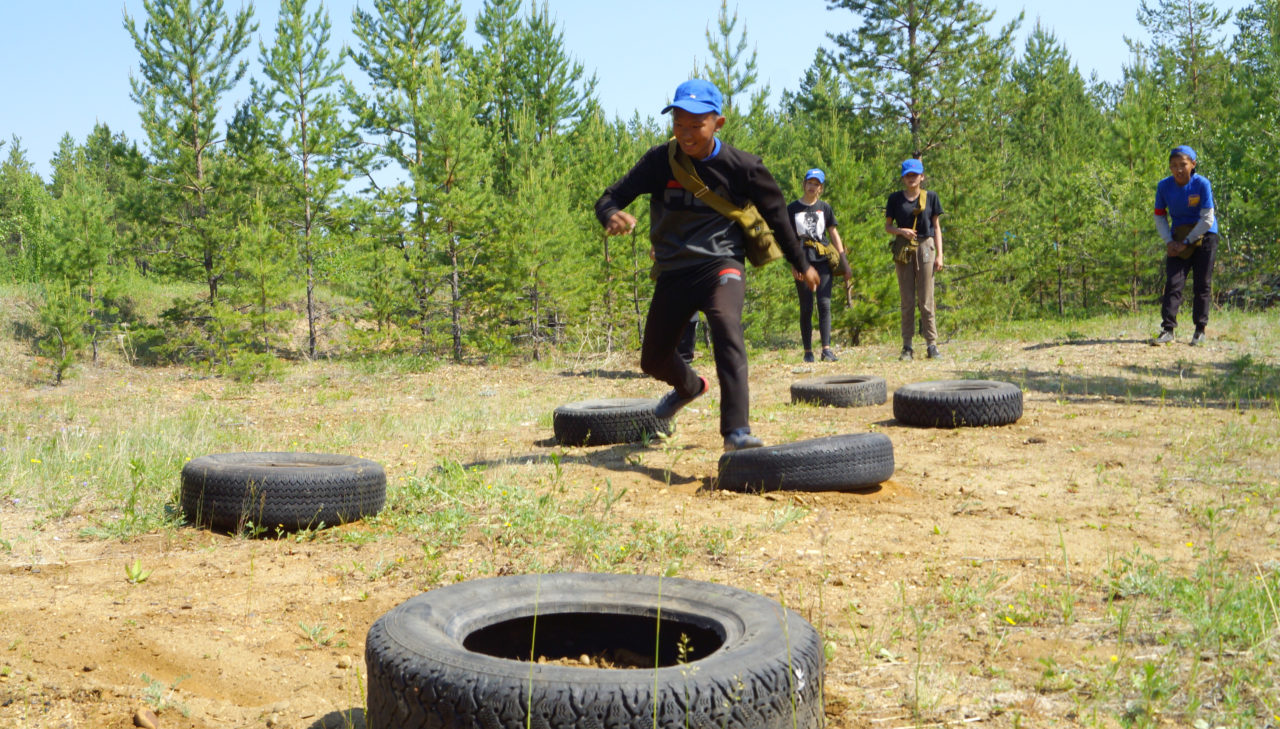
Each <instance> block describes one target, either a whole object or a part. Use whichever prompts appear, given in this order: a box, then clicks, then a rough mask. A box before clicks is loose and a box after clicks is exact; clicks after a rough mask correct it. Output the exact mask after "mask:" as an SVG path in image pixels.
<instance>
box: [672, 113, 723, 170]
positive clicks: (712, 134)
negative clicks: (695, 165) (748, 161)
mask: <svg viewBox="0 0 1280 729" xmlns="http://www.w3.org/2000/svg"><path fill="white" fill-rule="evenodd" d="M722 126H724V117H722V116H720V115H719V114H716V113H715V112H709V113H707V114H693V113H690V112H687V111H685V110H684V109H672V110H671V132H672V134H673V135H674V136H675V138H676V142H678V143H679V144H680V148H681V149H683V150H684V153H685V154H687V155H689V156H690V157H692V158H694V159H702V158H704V157H706V156H707V155H709V154H711V151H712V150H714V149H715V145H716V143H715V138H716V132H717V131H719V130H720V127H722Z"/></svg>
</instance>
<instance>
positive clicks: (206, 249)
mask: <svg viewBox="0 0 1280 729" xmlns="http://www.w3.org/2000/svg"><path fill="white" fill-rule="evenodd" d="M828 5H829V6H830V10H829V12H830V14H831V17H832V21H831V27H833V28H843V29H844V30H841V31H839V32H832V33H831V34H830V41H829V42H828V43H827V44H826V45H825V46H824V47H822V48H818V49H813V51H812V54H813V60H812V63H811V64H810V66H809V67H808V70H807V71H806V72H805V73H804V75H803V77H802V79H800V80H799V82H798V85H797V88H794V89H784V90H781V91H780V93H778V94H776V96H775V99H776V100H775V101H774V102H773V103H770V102H769V101H768V99H769V98H770V96H771V94H772V91H773V90H770V89H767V88H764V87H762V86H761V84H760V83H759V82H758V78H757V69H756V63H755V56H754V54H753V52H752V50H751V49H752V40H751V38H750V37H748V34H747V32H746V25H745V23H744V19H741V18H739V17H738V13H737V12H736V10H735V9H734V8H733V7H732V6H731V5H728V4H727V3H726V4H724V5H722V6H721V8H720V11H719V13H718V16H717V17H711V18H708V19H707V32H706V41H707V44H706V48H705V49H704V50H703V53H702V56H701V57H702V58H705V61H703V62H700V63H699V64H697V65H696V66H695V67H693V68H690V69H689V73H690V76H694V75H697V76H701V77H704V78H708V79H710V80H712V81H713V82H715V83H716V84H717V85H718V86H719V87H720V88H721V89H722V91H724V93H725V98H726V107H727V108H726V116H727V117H728V122H727V124H726V125H725V128H724V130H723V131H722V133H721V134H722V137H723V138H724V139H725V140H726V141H728V142H729V143H731V144H733V145H735V146H738V147H740V148H743V149H746V150H748V151H751V152H754V153H756V154H759V155H760V156H762V157H763V158H764V161H765V163H766V165H768V166H769V168H770V169H771V170H772V171H773V172H774V174H775V176H776V177H777V178H778V180H779V182H780V183H781V185H782V187H783V192H784V193H785V194H786V195H787V196H788V197H789V198H792V199H794V198H795V197H798V196H799V194H800V191H801V179H800V177H801V175H802V173H803V171H804V170H806V169H808V168H811V167H820V168H822V169H823V170H825V171H826V175H827V179H828V191H827V193H826V195H825V199H826V200H828V201H829V202H830V203H831V204H832V206H833V208H834V209H835V211H836V215H837V217H838V220H839V222H840V226H839V229H840V231H841V235H842V237H843V239H844V241H845V243H846V245H847V246H848V247H849V249H850V264H851V267H852V269H853V273H854V275H853V279H852V285H851V286H850V287H848V289H847V290H844V291H840V292H839V294H838V295H837V296H836V299H837V301H836V303H835V313H834V316H835V321H836V330H837V334H836V338H837V343H838V344H839V345H841V346H857V345H864V344H869V343H874V342H894V341H895V340H894V337H895V334H896V331H897V320H898V319H897V316H898V315H897V307H898V301H897V289H896V282H895V280H894V277H893V273H892V271H893V269H892V262H891V259H890V256H889V253H888V249H887V246H886V243H887V240H888V236H887V235H886V234H885V233H884V231H883V224H884V213H883V210H884V200H885V197H886V195H888V194H889V193H890V192H892V191H894V190H895V189H897V188H898V178H897V170H898V163H899V162H900V161H901V160H902V159H904V158H906V157H910V156H913V155H916V156H919V157H921V158H922V159H923V160H924V164H925V168H926V171H927V180H926V183H925V187H927V188H928V189H930V190H936V191H937V192H938V194H939V196H940V198H941V200H942V202H943V205H944V208H945V210H946V215H945V216H944V217H943V228H944V231H945V241H946V253H947V262H948V268H947V270H946V271H945V272H944V273H943V274H941V275H940V276H939V278H938V284H937V285H938V292H937V298H938V301H939V306H940V310H939V325H940V328H941V330H942V331H941V334H942V337H943V339H944V340H945V339H947V338H953V337H955V338H972V337H977V336H980V335H981V332H982V330H983V328H984V327H985V326H988V325H990V324H991V323H992V322H996V321H1003V320H1010V319H1041V318H1064V319H1069V318H1075V317H1084V316H1092V315H1097V314H1105V313H1113V312H1117V311H1125V312H1132V311H1137V310H1139V309H1142V308H1144V307H1146V308H1150V309H1151V310H1152V316H1151V321H1152V328H1153V331H1154V329H1155V327H1156V326H1157V324H1158V313H1157V312H1158V303H1157V301H1158V298H1159V295H1160V292H1161V289H1162V287H1163V282H1164V276H1163V264H1162V259H1163V251H1164V245H1163V243H1162V242H1161V240H1160V239H1159V237H1158V236H1157V235H1156V233H1155V229H1154V226H1153V223H1152V200H1153V195H1154V186H1155V183H1156V182H1157V181H1158V180H1159V179H1161V178H1162V177H1164V176H1166V175H1167V174H1168V151H1169V149H1170V148H1171V147H1173V146H1175V145H1178V144H1189V145H1191V146H1193V147H1194V148H1195V149H1196V150H1197V151H1198V152H1199V157H1200V167H1199V170H1198V171H1199V172H1200V173H1201V174H1203V175H1204V176H1206V177H1208V178H1209V180H1211V182H1212V184H1213V189H1214V197H1215V201H1216V211H1217V215H1218V220H1219V226H1220V229H1221V240H1222V243H1221V245H1220V248H1219V253H1218V261H1217V267H1216V270H1215V277H1214V285H1215V292H1214V293H1215V299H1216V301H1217V304H1218V306H1221V307H1234V308H1241V309H1257V308H1263V307H1267V306H1270V305H1272V304H1274V303H1275V302H1276V300H1277V297H1280V253H1278V252H1277V243H1280V218H1278V217H1277V215H1276V211H1277V210H1280V199H1278V197H1280V153H1278V152H1277V150H1280V142H1278V140H1277V138H1276V135H1277V130H1280V0H1255V2H1253V3H1252V4H1251V5H1248V6H1246V7H1244V8H1242V9H1240V10H1238V11H1234V12H1231V11H1225V10H1222V9H1220V8H1218V7H1216V6H1215V4H1214V3H1213V2H1212V1H1211V0H1142V1H1141V2H1140V3H1139V4H1138V8H1137V14H1138V20H1139V22H1140V24H1141V26H1142V28H1143V31H1144V33H1143V36H1142V37H1141V38H1138V39H1131V40H1130V41H1129V44H1130V48H1129V52H1130V60H1129V62H1128V63H1127V64H1126V66H1125V69H1124V74H1123V78H1122V79H1121V80H1119V81H1118V82H1115V83H1110V82H1102V81H1098V80H1097V79H1096V77H1091V78H1086V77H1084V76H1082V75H1081V73H1080V71H1079V70H1078V67H1077V64H1076V63H1075V62H1074V61H1073V59H1072V55H1071V53H1070V49H1068V48H1067V47H1065V46H1064V45H1063V43H1062V42H1060V41H1059V40H1058V39H1057V38H1056V37H1055V35H1054V34H1053V33H1052V32H1051V31H1049V30H1047V29H1044V28H1041V27H1038V26H1037V27H1034V28H1032V29H1031V30H1030V32H1029V33H1026V34H1025V37H1026V40H1025V42H1018V41H1016V40H1015V38H1016V37H1018V36H1019V35H1020V34H1019V30H1020V28H1021V23H1023V22H1026V21H1025V20H1023V19H1019V20H1016V21H1014V22H1012V23H1010V24H1009V25H1006V26H1002V27H1001V26H997V25H994V24H993V17H994V12H993V11H992V10H991V9H989V8H986V7H984V5H983V4H982V3H981V2H974V1H972V0H829V2H828ZM753 20H755V19H753ZM334 22H336V21H335V19H333V18H331V17H330V16H329V13H328V12H327V10H326V8H325V7H324V4H323V3H322V2H318V1H317V0H311V1H308V0H280V6H279V15H278V22H277V24H276V26H275V27H274V28H273V29H272V28H265V29H259V28H258V24H257V22H256V20H255V17H254V9H253V6H252V4H250V3H245V4H244V5H243V6H242V7H241V8H240V9H239V10H234V11H229V10H227V9H226V8H225V7H224V3H223V0H145V1H144V2H143V10H142V11H141V12H139V13H138V14H137V15H136V16H135V15H129V14H127V13H126V14H125V15H124V16H123V18H122V23H123V25H124V27H125V29H126V30H127V31H128V33H129V34H130V36H131V38H132V40H133V43H134V46H135V47H136V50H137V63H136V66H135V69H136V70H135V72H134V75H133V76H132V77H131V79H130V81H131V89H132V97H133V100H134V102H135V103H136V106H137V110H138V114H139V115H140V119H141V121H142V128H143V129H144V138H142V139H128V138H126V137H125V136H124V135H123V134H121V133H119V132H117V131H113V130H112V129H110V128H109V127H108V126H106V125H101V124H100V125H99V126H98V127H97V128H95V129H94V130H93V131H92V133H91V134H89V135H88V137H87V138H85V139H74V138H72V137H71V136H70V135H67V136H64V137H63V140H62V143H61V145H60V147H59V149H58V150H57V153H56V155H55V157H54V159H53V160H52V163H51V170H52V171H51V173H50V175H49V177H50V179H48V180H45V179H42V178H41V176H39V175H38V174H37V173H36V172H35V170H34V167H33V165H32V163H31V160H29V159H28V156H27V152H26V151H25V150H24V148H23V146H22V141H21V139H19V138H17V137H13V138H10V139H8V140H5V141H3V142H0V284H3V285H5V286H10V287H26V290H28V291H30V292H32V295H31V299H32V300H33V301H35V302H37V304H36V306H37V307H38V309H39V314H38V325H36V326H33V327H32V331H29V332H25V334H26V338H27V339H29V341H30V342H31V345H32V347H34V348H35V349H36V350H37V351H39V352H40V353H41V354H42V355H43V356H45V357H47V358H48V361H49V362H50V363H51V367H52V370H53V372H54V375H55V379H58V380H61V378H62V377H63V375H64V374H65V373H66V372H67V371H68V370H69V369H70V368H72V367H73V366H74V365H75V364H77V363H82V362H87V361H90V360H92V359H93V358H95V357H97V356H98V354H99V352H100V351H101V349H102V348H103V347H104V346H111V347H118V346H119V347H123V348H124V349H125V350H126V351H127V353H128V357H129V358H130V359H131V361H137V362H139V363H144V364H163V363H185V364H191V365H195V366H199V367H205V368H208V369H209V370H210V371H213V372H219V373H223V374H231V375H234V376H237V377H247V378H256V377H261V376H267V375H270V374H271V373H272V372H273V371H276V370H277V369H278V368H279V367H281V366H282V363H284V362H287V361H289V360H294V359H299V358H315V357H363V356H385V355H403V356H407V357H413V358H423V359H424V360H425V361H438V360H449V361H455V362H477V363H479V362H485V361H493V360H507V359H515V360H534V359H541V358H546V357H548V356H551V355H553V354H555V353H557V352H567V351H571V352H627V351H631V350H635V349H637V348H638V346H639V336H640V332H641V330H642V327H643V317H644V313H645V311H646V309H647V306H648V297H649V295H650V293H651V291H652V283H651V281H650V280H649V277H648V271H649V266H650V261H649V256H648V250H649V244H648V240H647V237H646V235H647V225H646V217H647V212H648V210H647V204H646V203H645V201H643V200H641V201H637V202H636V203H635V204H633V206H632V207H631V208H630V210H631V212H632V213H634V214H635V215H637V217H638V218H639V219H640V224H639V225H638V226H637V230H636V233H635V234H634V235H632V236H620V237H614V238H606V237H605V236H604V235H603V232H602V229H601V226H600V224H599V222H598V221H597V220H596V218H595V215H594V212H593V204H594V202H595V200H596V198H597V197H598V196H599V195H600V193H601V192H602V191H603V189H604V188H605V186H607V185H608V184H610V183H612V182H613V181H614V180H616V179H617V178H618V177H619V176H620V175H621V174H623V173H624V172H625V171H626V170H627V169H628V168H629V167H630V166H631V165H632V164H633V163H634V162H635V160H636V159H638V158H639V156H640V155H641V154H642V152H643V151H644V150H646V149H647V148H649V147H650V146H652V145H654V144H656V143H659V142H661V141H663V140H664V139H665V138H666V136H667V135H668V131H669V129H668V126H667V124H668V120H667V119H666V118H665V117H661V116H659V115H658V114H657V111H658V110H657V109H654V110H653V113H652V115H651V116H646V117H642V116H640V115H639V114H637V115H635V116H633V117H632V118H629V119H622V118H612V119H611V118H607V116H606V115H605V114H604V112H603V111H602V108H601V105H600V104H599V102H598V100H597V98H596V80H595V76H594V75H593V72H592V70H591V69H587V68H584V67H583V65H582V64H581V63H580V62H578V61H577V60H575V58H574V56H573V53H572V49H571V48H567V47H565V44H564V42H563V34H562V31H561V29H560V28H559V27H558V25H557V22H556V20H555V18H554V16H553V15H552V14H551V12H550V10H549V9H548V7H547V5H546V4H545V3H541V4H539V3H536V2H535V3H532V4H526V3H525V2H523V0H487V1H486V2H485V4H484V6H483V9H482V10H481V11H480V12H479V13H478V14H477V15H476V16H475V17H466V16H465V15H464V14H463V12H462V10H461V8H460V5H459V4H458V2H456V1H455V0H369V2H367V3H363V4H362V6H361V8H359V9H357V10H356V11H355V12H354V14H353V15H352V17H351V18H349V19H346V18H343V19H340V22H342V23H344V24H345V23H348V22H349V23H350V27H351V28H352V32H353V37H354V39H355V41H354V43H352V44H351V45H350V46H349V47H340V46H339V45H338V44H336V43H335V42H334V40H333V23H334ZM764 26H765V24H764V23H762V22H758V23H757V24H756V27H764ZM344 27H345V26H344ZM260 31H261V32H260ZM259 37H261V38H262V39H263V40H261V41H258V42H256V43H255V42H254V41H255V40H256V39H257V38H259ZM474 39H478V40H474ZM251 68H252V69H253V72H252V73H251V72H250V70H251ZM681 80H683V79H672V80H671V86H672V88H674V87H675V85H676V84H677V83H678V82H679V81H681ZM838 285H839V284H838ZM144 292H145V293H146V296H145V297H144V296H143V295H142V294H143V293H144ZM796 312H797V307H796V303H795V292H794V285H793V281H792V278H791V276H790V272H789V270H787V266H786V264H785V263H774V264H772V265H770V266H767V267H764V268H761V269H757V270H754V271H753V272H752V273H751V274H750V277H749V288H748V303H747V314H746V317H745V326H746V331H747V337H748V340H749V342H750V343H751V344H752V345H753V346H756V347H795V348H797V349H798V346H799V345H798V332H797V329H798V327H797V326H796V323H795V320H796V318H797V313H796ZM895 346H896V345H895Z"/></svg>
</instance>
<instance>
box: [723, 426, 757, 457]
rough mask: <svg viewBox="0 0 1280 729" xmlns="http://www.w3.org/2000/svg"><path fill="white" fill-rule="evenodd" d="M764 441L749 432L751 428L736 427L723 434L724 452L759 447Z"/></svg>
mask: <svg viewBox="0 0 1280 729" xmlns="http://www.w3.org/2000/svg"><path fill="white" fill-rule="evenodd" d="M762 445H764V441H762V440H760V439H759V438H757V437H755V436H754V435H752V434H751V428H736V429H734V430H731V431H729V432H728V433H727V434H726V435H725V436H724V450H725V453H728V452H729V451H741V450H745V449H747V448H759V447H760V446H762Z"/></svg>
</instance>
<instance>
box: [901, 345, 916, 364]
mask: <svg viewBox="0 0 1280 729" xmlns="http://www.w3.org/2000/svg"><path fill="white" fill-rule="evenodd" d="M913 359H915V352H912V351H911V348H910V347H903V348H902V354H900V355H898V361H899V362H910V361H911V360H913Z"/></svg>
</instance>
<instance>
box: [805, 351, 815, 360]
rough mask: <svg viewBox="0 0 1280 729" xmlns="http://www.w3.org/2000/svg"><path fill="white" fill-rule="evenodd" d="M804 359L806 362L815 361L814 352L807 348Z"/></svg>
mask: <svg viewBox="0 0 1280 729" xmlns="http://www.w3.org/2000/svg"><path fill="white" fill-rule="evenodd" d="M804 361H805V362H812V361H813V352H810V351H809V350H805V353H804Z"/></svg>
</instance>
